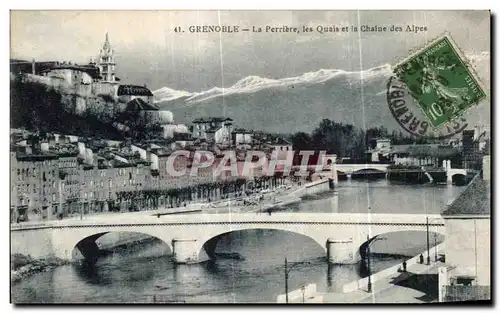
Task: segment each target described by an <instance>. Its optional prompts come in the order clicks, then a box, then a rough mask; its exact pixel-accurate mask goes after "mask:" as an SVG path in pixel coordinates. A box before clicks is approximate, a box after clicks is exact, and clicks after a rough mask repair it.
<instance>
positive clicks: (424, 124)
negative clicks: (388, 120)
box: [386, 76, 469, 139]
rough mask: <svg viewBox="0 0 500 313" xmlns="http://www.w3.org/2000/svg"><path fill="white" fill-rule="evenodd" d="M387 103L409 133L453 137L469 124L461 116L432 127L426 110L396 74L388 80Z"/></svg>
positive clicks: (441, 137)
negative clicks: (420, 107)
mask: <svg viewBox="0 0 500 313" xmlns="http://www.w3.org/2000/svg"><path fill="white" fill-rule="evenodd" d="M386 96H387V105H388V107H389V111H390V112H391V114H392V116H393V117H394V119H395V120H396V122H397V123H398V124H399V126H401V128H403V129H404V130H405V131H406V132H408V133H409V134H411V135H413V136H416V137H425V138H433V139H447V138H451V137H453V136H455V135H457V134H459V133H461V132H462V131H464V130H465V129H466V128H467V127H468V126H469V124H468V122H467V119H466V118H465V117H464V116H459V117H458V118H455V119H453V120H450V121H446V122H445V123H444V124H442V125H441V126H440V127H439V128H434V127H432V124H431V123H430V122H429V120H428V118H427V116H426V115H425V113H424V111H423V110H421V109H419V107H418V104H416V102H417V101H416V100H415V98H414V97H413V96H412V94H411V91H410V90H409V89H408V87H407V86H406V84H405V83H404V82H403V81H402V80H401V79H399V78H398V77H396V76H392V77H390V78H389V80H388V82H387V93H386Z"/></svg>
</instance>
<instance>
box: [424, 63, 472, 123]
mask: <svg viewBox="0 0 500 313" xmlns="http://www.w3.org/2000/svg"><path fill="white" fill-rule="evenodd" d="M437 63H438V59H436V62H434V63H431V61H429V58H427V57H426V56H424V57H422V67H423V68H422V72H423V75H422V80H423V81H422V85H421V90H422V93H425V94H428V93H431V92H432V91H435V92H436V94H437V96H438V97H439V99H440V100H442V102H443V103H444V104H445V106H446V107H451V110H452V112H451V113H455V112H458V111H459V110H460V104H462V103H463V102H465V101H466V100H467V97H468V96H467V88H449V87H447V86H446V84H444V83H443V82H441V80H442V79H443V78H442V76H440V75H439V71H445V70H452V69H453V68H455V67H456V64H452V65H447V66H441V65H439V64H437Z"/></svg>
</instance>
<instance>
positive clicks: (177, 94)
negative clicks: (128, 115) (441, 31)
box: [153, 52, 490, 133]
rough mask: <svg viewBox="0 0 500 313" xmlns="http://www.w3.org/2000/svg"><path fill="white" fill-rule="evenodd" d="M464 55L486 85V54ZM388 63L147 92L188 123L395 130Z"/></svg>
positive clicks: (483, 114) (472, 119)
mask: <svg viewBox="0 0 500 313" xmlns="http://www.w3.org/2000/svg"><path fill="white" fill-rule="evenodd" d="M467 59H468V60H469V61H470V63H471V65H472V67H473V68H474V69H475V71H476V72H477V73H478V76H479V77H480V79H481V80H482V82H483V84H484V85H485V86H486V89H487V90H489V83H490V81H489V78H490V54H489V53H488V52H483V53H481V54H477V55H469V56H467ZM391 75H392V69H391V66H390V65H389V64H384V65H381V66H377V67H374V68H370V69H367V70H364V71H357V72H349V71H344V70H340V69H320V70H318V71H315V72H308V73H304V74H302V75H300V76H296V77H287V78H281V79H271V78H262V77H259V76H248V77H245V78H242V79H241V80H239V81H238V82H236V83H235V84H234V85H232V86H231V87H227V88H220V87H213V88H211V89H208V90H205V91H200V92H189V91H185V90H174V89H171V88H168V87H162V88H160V89H158V90H156V91H154V92H153V94H154V99H155V103H156V104H157V105H158V106H159V107H160V108H162V109H165V110H169V111H171V112H172V113H173V114H174V118H175V120H176V122H180V123H190V122H191V121H192V120H193V119H194V118H197V117H202V116H227V117H231V118H232V119H234V121H235V124H236V125H237V126H238V127H243V128H248V129H254V130H265V131H267V132H276V133H293V132H297V131H305V132H310V131H312V130H313V129H314V128H315V127H316V126H317V125H318V123H319V122H320V121H321V120H322V119H323V118H328V119H331V120H333V121H336V122H343V123H347V124H353V125H355V126H357V127H362V128H369V127H374V126H385V127H386V128H388V129H389V130H401V129H400V127H399V125H398V124H397V123H396V121H395V120H394V118H393V117H392V115H391V113H390V111H389V109H388V107H387V101H386V94H385V91H386V88H387V81H388V78H389V77H390V76H391ZM466 118H467V120H468V122H469V124H470V125H475V124H488V125H489V120H490V107H489V104H486V103H483V104H481V105H480V106H477V107H475V108H473V109H471V110H470V111H468V112H467V113H466Z"/></svg>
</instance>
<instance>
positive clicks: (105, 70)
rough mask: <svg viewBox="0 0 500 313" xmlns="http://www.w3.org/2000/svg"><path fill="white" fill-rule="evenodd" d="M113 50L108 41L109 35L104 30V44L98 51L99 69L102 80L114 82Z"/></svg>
mask: <svg viewBox="0 0 500 313" xmlns="http://www.w3.org/2000/svg"><path fill="white" fill-rule="evenodd" d="M115 65H116V63H115V51H114V50H113V48H112V47H111V43H110V42H109V36H108V33H107V32H106V36H105V39H104V45H103V46H102V48H101V51H100V53H99V70H100V73H101V77H102V79H103V81H105V82H110V83H114V82H115V81H116V80H115Z"/></svg>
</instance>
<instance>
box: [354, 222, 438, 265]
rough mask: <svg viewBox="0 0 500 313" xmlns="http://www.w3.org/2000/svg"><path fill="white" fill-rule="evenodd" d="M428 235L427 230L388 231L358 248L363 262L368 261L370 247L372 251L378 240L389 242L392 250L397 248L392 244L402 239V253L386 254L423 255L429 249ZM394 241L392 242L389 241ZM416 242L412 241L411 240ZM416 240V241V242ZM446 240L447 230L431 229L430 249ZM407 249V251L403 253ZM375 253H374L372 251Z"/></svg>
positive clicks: (392, 252)
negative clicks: (427, 244)
mask: <svg viewBox="0 0 500 313" xmlns="http://www.w3.org/2000/svg"><path fill="white" fill-rule="evenodd" d="M426 235H427V231H426V230H425V229H422V230H398V231H388V232H383V233H379V234H376V235H374V236H372V237H370V238H369V239H366V240H365V241H363V242H362V243H361V244H360V245H359V248H358V253H359V256H360V258H361V260H365V259H366V253H367V250H368V246H370V249H373V244H374V243H375V242H376V241H378V240H384V241H389V243H387V244H386V245H387V246H388V247H389V246H390V247H391V248H393V249H394V248H396V249H397V247H394V245H395V243H394V242H390V241H393V240H394V239H395V238H400V239H401V238H402V241H401V242H399V243H398V244H399V245H401V246H402V249H401V252H399V251H388V252H386V253H389V254H395V255H398V254H401V255H404V253H410V254H413V253H422V252H423V251H424V250H426V249H427V246H426ZM389 239H392V240H389ZM412 239H413V240H414V241H410V240H412ZM415 239H416V240H415ZM444 240H445V230H444V227H439V228H431V229H429V246H430V248H433V247H434V246H437V245H439V244H441V243H442V242H443V241H444ZM403 249H405V251H403ZM372 253H373V251H372Z"/></svg>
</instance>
